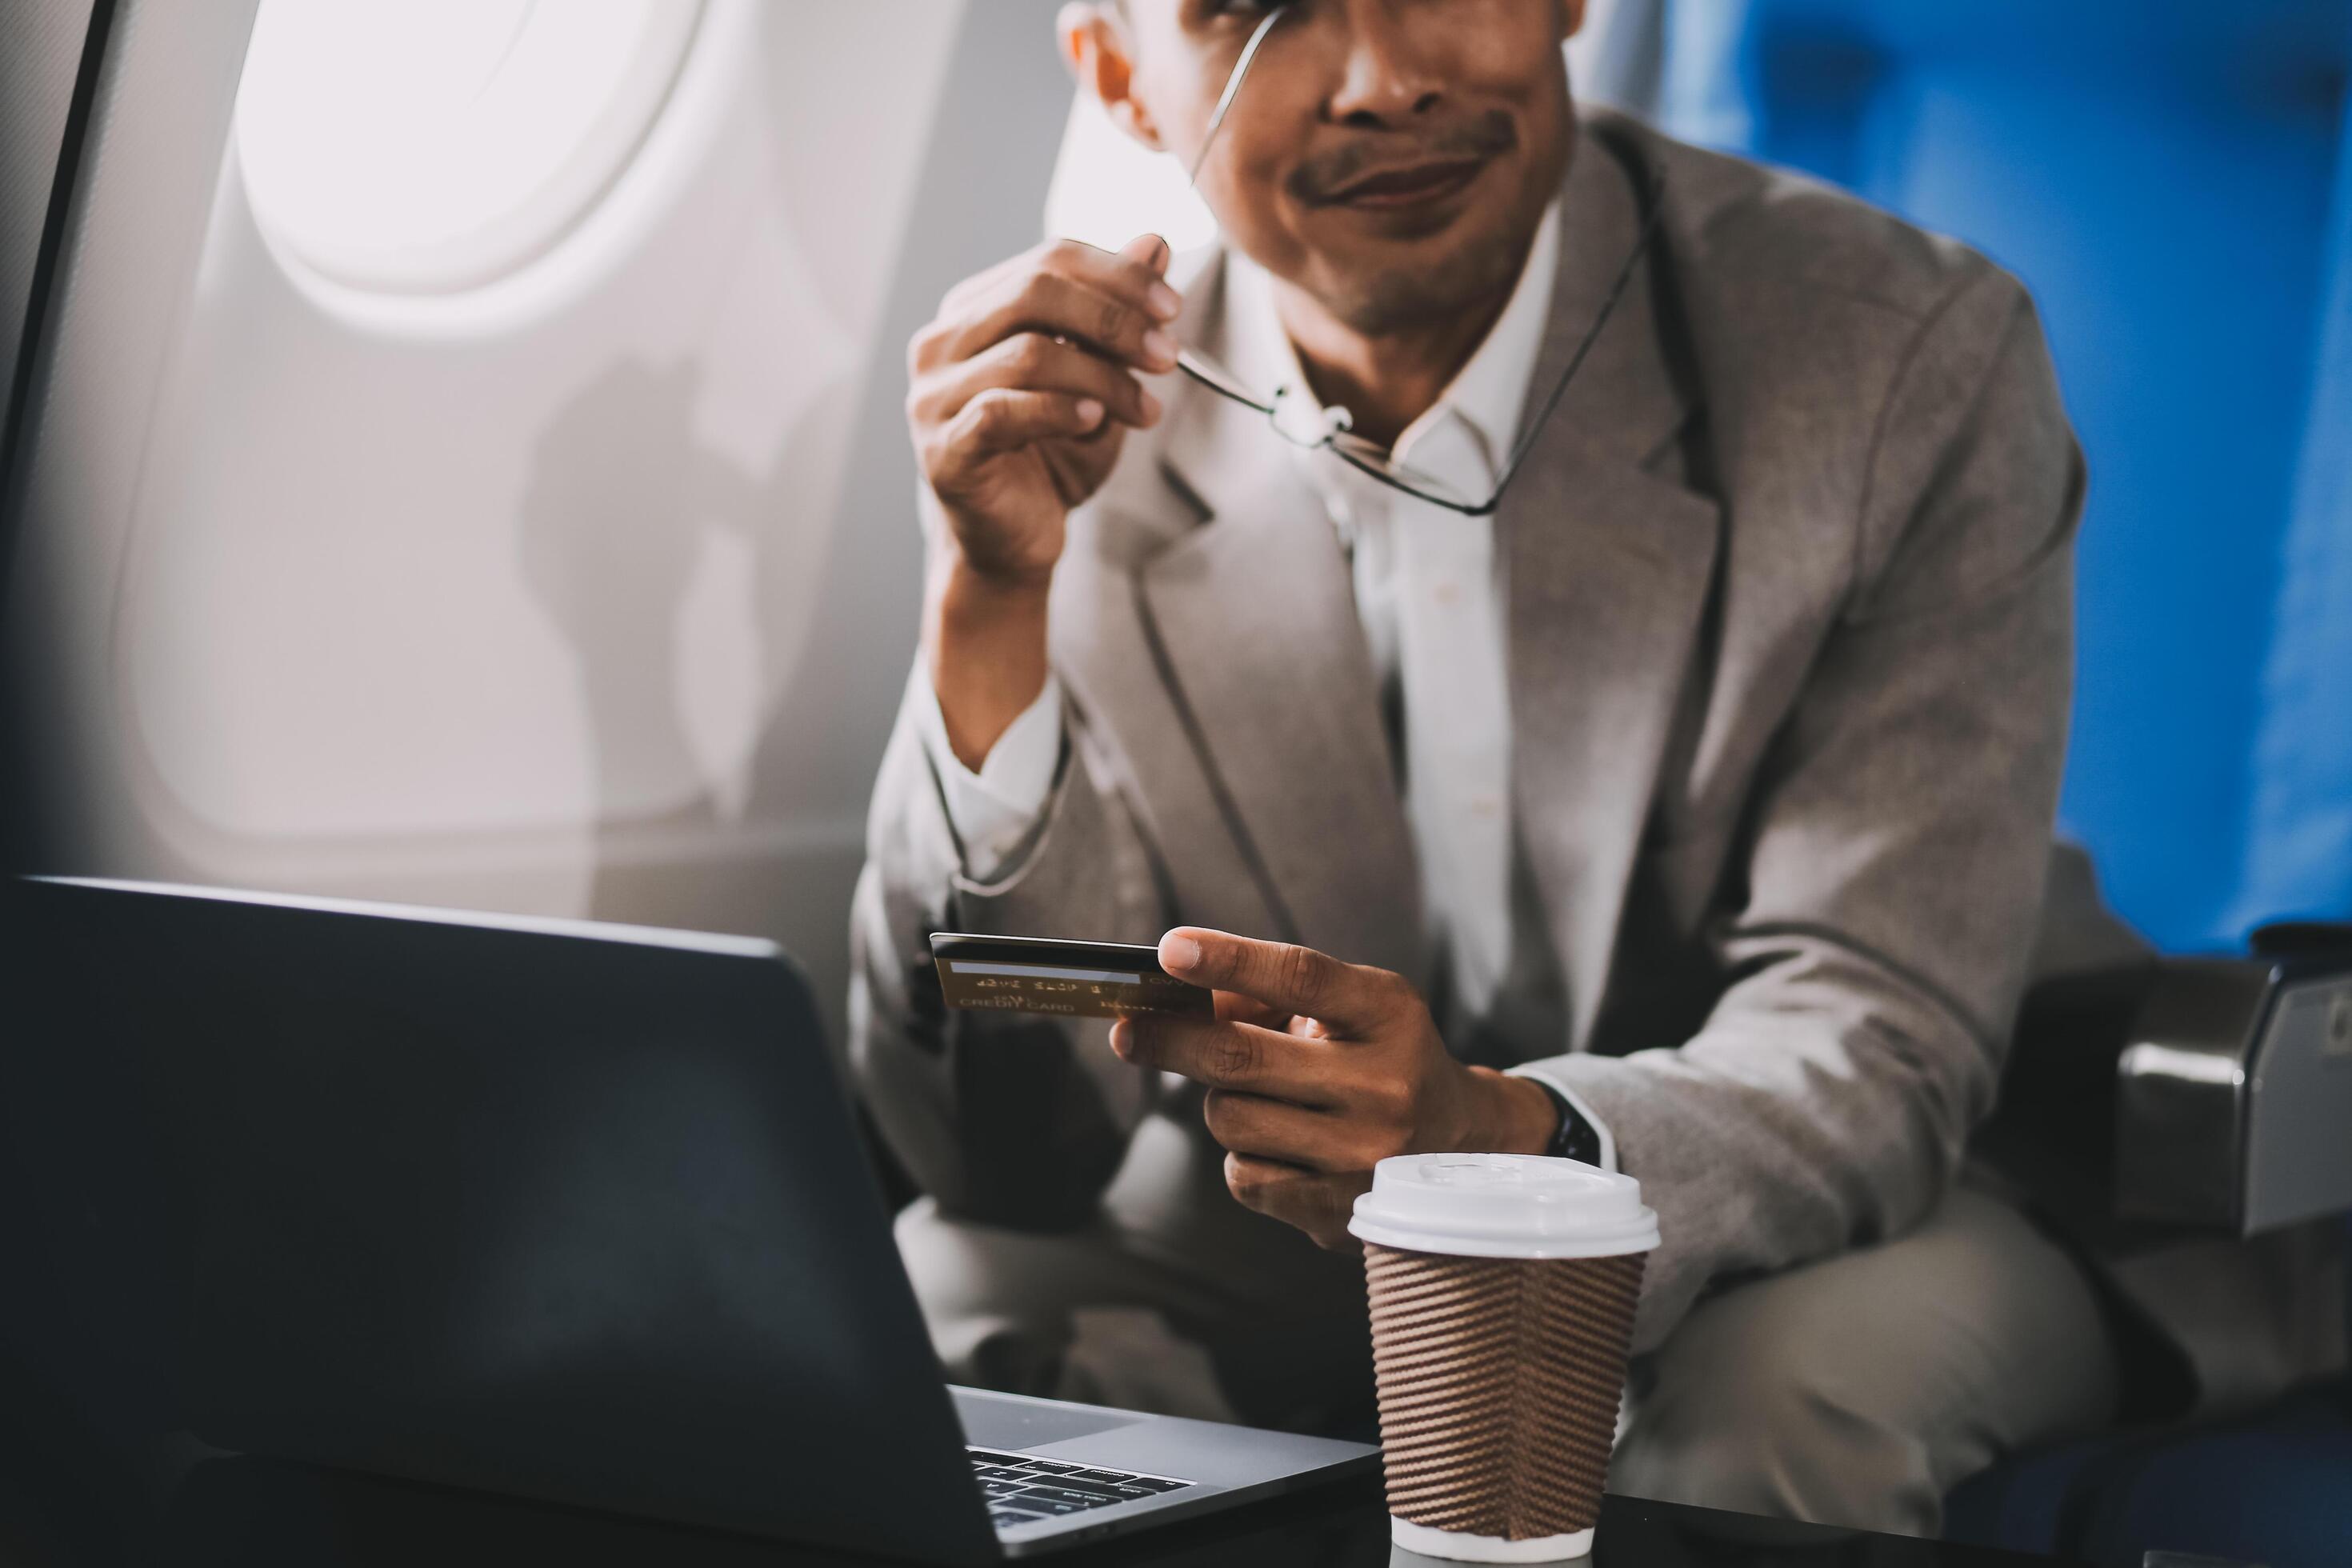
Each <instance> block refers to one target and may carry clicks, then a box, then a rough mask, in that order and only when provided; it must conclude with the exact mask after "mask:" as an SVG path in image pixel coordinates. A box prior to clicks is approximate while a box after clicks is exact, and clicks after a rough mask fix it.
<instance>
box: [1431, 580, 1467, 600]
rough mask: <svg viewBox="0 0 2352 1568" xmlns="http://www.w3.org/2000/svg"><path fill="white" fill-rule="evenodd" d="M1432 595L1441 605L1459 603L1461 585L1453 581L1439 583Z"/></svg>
mask: <svg viewBox="0 0 2352 1568" xmlns="http://www.w3.org/2000/svg"><path fill="white" fill-rule="evenodd" d="M1433 597H1434V598H1435V599H1436V600H1437V602H1438V603H1439V604H1441V605H1454V604H1459V603H1461V600H1462V589H1461V585H1460V584H1454V583H1440V584H1438V585H1437V587H1436V589H1435V591H1434V593H1433Z"/></svg>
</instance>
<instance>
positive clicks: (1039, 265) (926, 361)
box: [907, 235, 1182, 769]
mask: <svg viewBox="0 0 2352 1568" xmlns="http://www.w3.org/2000/svg"><path fill="white" fill-rule="evenodd" d="M1168 259H1169V254H1168V245H1167V242H1166V241H1165V240H1163V239H1161V238H1160V237H1158V236H1157V235H1143V236H1140V237H1138V238H1136V239H1134V240H1132V241H1130V242H1129V244H1128V245H1127V246H1126V247H1124V248H1123V249H1121V250H1119V251H1118V252H1117V253H1115V254H1114V253H1112V252H1109V251H1105V250H1098V249H1097V248H1095V247H1092V246H1088V245H1081V244H1079V243H1077V242H1076V241H1075V240H1056V241H1053V242H1050V243H1048V244H1045V245H1043V246H1040V247H1037V248H1036V249H1034V250H1031V251H1028V252H1025V253H1024V254H1023V255H1021V256H1017V257H1014V258H1013V259H1011V260H1009V261H1006V262H1003V263H1001V264H1000V265H998V266H996V267H992V268H989V269H988V270H987V271H985V272H982V273H980V274H978V275H977V276H974V277H972V278H969V279H965V280H964V281H963V282H961V283H959V284H958V285H956V286H955V288H953V289H950V290H949V291H948V294H947V297H946V298H945V299H944V300H941V301H940V312H939V315H938V316H937V317H936V318H934V319H933V320H932V321H931V322H930V324H929V325H928V326H926V327H924V328H923V329H922V331H919V332H917V333H916V334H915V337H914V341H913V342H912V343H911V344H910V345H909V347H908V376H909V381H910V386H909V389H908V396H907V422H908V428H909V430H910V432H911V434H912V436H913V438H914V444H915V455H916V458H917V459H918V460H919V462H920V464H921V465H922V470H923V478H924V480H925V482H926V483H928V484H929V487H930V489H931V493H932V495H933V496H934V497H935V498H936V499H937V500H938V502H939V505H940V511H941V513H942V514H943V516H944V518H945V520H946V523H947V531H946V536H945V537H944V538H940V539H938V540H936V541H935V553H934V556H933V560H932V563H931V571H930V573H929V577H930V584H929V594H928V595H927V598H928V600H929V605H928V606H927V613H926V616H925V640H926V643H927V645H928V647H927V652H928V656H929V662H930V667H931V684H932V688H933V689H934V690H935V691H936V692H937V693H938V695H939V700H940V714H941V716H942V717H943V718H944V719H945V720H946V721H947V726H948V736H949V741H950V744H952V745H953V746H954V748H955V751H956V754H957V756H958V758H959V759H961V761H962V762H963V763H964V765H965V766H967V767H971V768H975V769H976V768H978V767H979V765H980V763H981V760H982V759H983V758H985V757H986V756H987V754H988V751H989V748H990V747H991V746H992V745H993V744H994V743H995V741H996V738H997V737H998V736H999V735H1001V734H1003V731H1004V728H1005V726H1006V725H1008V724H1010V723H1011V722H1012V721H1013V720H1014V719H1015V718H1017V717H1019V715H1020V713H1021V710H1023V709H1024V708H1026V707H1028V706H1029V704H1030V703H1031V702H1032V701H1034V700H1035V698H1036V696H1037V693H1038V692H1039V691H1040V690H1041V689H1043V688H1044V686H1045V668H1046V667H1045V590H1046V587H1047V585H1048V584H1050V583H1051V581H1052V578H1053V572H1054V563H1055V562H1056V561H1058V560H1059V559H1060V558H1061V553H1062V541H1063V537H1064V531H1065V526H1066V522H1067V520H1068V517H1069V512H1070V509H1071V508H1072V507H1074V506H1076V505H1077V504H1078V503H1079V502H1081V501H1083V500H1086V499H1087V497H1088V496H1091V495H1092V494H1094V492H1095V491H1096V490H1097V489H1099V488H1100V487H1101V485H1102V482H1103V480H1104V479H1107V478H1108V477H1109V474H1110V470H1111V465H1112V464H1113V463H1115V462H1116V461H1118V452H1119V447H1120V444H1121V442H1122V441H1123V439H1124V438H1125V434H1126V432H1127V431H1128V430H1129V429H1144V428H1148V427H1149V426H1151V425H1153V424H1155V423H1157V422H1158V420H1159V418H1160V403H1159V400H1158V399H1157V398H1155V397H1153V396H1152V395H1151V394H1150V391H1148V390H1147V389H1146V388H1145V387H1144V385H1143V384H1142V382H1141V381H1140V380H1139V379H1138V378H1137V373H1138V372H1139V371H1140V372H1146V373H1160V372H1165V371H1169V370H1172V369H1174V368H1175V364H1176V341H1175V339H1174V337H1173V336H1172V335H1171V333H1170V332H1169V331H1168V330H1167V329H1168V323H1169V322H1171V321H1173V320H1175V318H1176V314H1177V312H1178V311H1179V310H1181V304H1182V302H1181V300H1179V299H1178V298H1177V295H1176V292H1175V290H1173V289H1170V288H1169V287H1168V285H1167V284H1166V283H1165V282H1164V281H1162V274H1163V273H1165V272H1166V270H1167V267H1168Z"/></svg>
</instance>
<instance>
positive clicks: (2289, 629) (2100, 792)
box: [1601, 0, 2352, 952]
mask: <svg viewBox="0 0 2352 1568" xmlns="http://www.w3.org/2000/svg"><path fill="white" fill-rule="evenodd" d="M1622 3H1623V4H1624V5H1627V6H1629V7H1634V8H1639V7H1640V6H1641V5H1643V3H1644V0H1622ZM1648 3H1649V4H1660V3H1663V4H1664V5H1665V7H1666V9H1665V10H1664V23H1663V26H1664V41H1665V45H1666V47H1665V54H1664V58H1665V64H1664V72H1663V79H1661V80H1660V81H1658V82H1657V83H1655V84H1654V86H1652V87H1651V88H1650V89H1647V91H1646V93H1644V92H1643V90H1641V89H1636V91H1635V93H1634V94H1633V96H1635V97H1637V98H1638V97H1643V96H1647V97H1649V98H1650V99H1651V100H1652V101H1651V102H1650V103H1648V104H1643V103H1635V104H1633V107H1635V108H1637V109H1638V108H1647V109H1649V110H1651V111H1652V112H1653V113H1654V117H1655V118H1656V119H1657V120H1658V121H1660V123H1662V124H1663V125H1664V128H1665V129H1667V130H1669V131H1672V132H1675V133H1677V134H1681V135H1685V136H1688V137H1690V138H1692V139H1693V140H1696V141H1700V142H1708V143H1711V144H1715V145H1720V146H1727V147H1729V148H1731V149H1732V150H1734V151H1738V152H1741V153H1748V154H1750V155H1753V156H1756V157H1760V158H1763V159H1766V160H1767V161H1769V162H1773V163H1784V164H1789V165H1792V166H1795V167H1799V168H1802V169H1805V170H1808V171H1810V172H1812V173H1814V174H1820V175H1822V177H1824V178H1827V179H1830V180H1832V181H1834V182H1836V183H1838V184H1843V185H1846V186H1848V187H1850V188H1852V189H1853V190H1854V191H1856V192H1858V193H1859V194H1861V195H1864V196H1865V197H1867V198H1868V199H1870V200H1871V201H1874V202H1876V203H1878V204H1880V205H1885V206H1887V207H1890V208H1892V209H1894V210H1895V211H1896V212H1899V213H1902V214H1904V215H1905V216H1908V217H1911V218H1913V219H1915V220H1916V221H1917V222H1919V223H1922V224H1924V225H1926V226H1928V227H1930V228H1933V229H1937V230H1939V231H1941V232H1944V233H1948V234H1953V235H1957V236H1958V237H1961V238H1963V239H1966V240H1968V241H1969V243H1971V244H1973V245H1975V246H1977V247H1979V248H1980V249H1982V250H1984V251H1985V252H1987V253H1988V254H1989V255H1990V256H1991V257H1992V258H1994V259H1995V260H1997V261H1999V262H2000V263H2001V264H2002V265H2004V266H2006V267H2008V268H2010V269H2011V270H2012V271H2014V272H2015V273H2017V274H2018V275H2019V276H2020V277H2021V278H2022V279H2024V280H2025V282H2026V284H2027V285H2028V287H2029V288H2031V289H2032V292H2033V295H2034V297H2035V299H2036V300H2037V301H2038V302H2039V304H2040V306H2041V308H2042V317H2043V321H2044V323H2045V325H2046V327H2047V329H2048V331H2049V334H2050V340H2051V345H2052V349H2053V353H2054V354H2055V357H2056V359H2057V363H2058V371H2059V375H2060V378H2061V380H2062V383H2063V386H2064V388H2065V393H2066V399H2067V404H2068V406H2069V408H2070V410H2071V411H2072V413H2073V415H2074V421H2075V425H2076V427H2077V429H2078V430H2079V431H2080V433H2081V436H2082V439H2083V445H2084V449H2085V451H2086V452H2087V454H2088V456H2089V460H2090V472H2091V488H2090V496H2089V500H2088V504H2087V508H2086V510H2085V514H2084V529H2083V536H2082V544H2081V590H2080V594H2081V597H2080V622H2079V625H2080V636H2081V641H2080V677H2079V680H2078V683H2077V692H2076V705H2075V719H2074V746H2073V751H2072V753H2071V757H2070V762H2069V767H2068V772H2067V779H2066V791H2065V796H2064V800H2063V806H2062V811H2061V816H2062V821H2063V826H2064V827H2065V828H2066V829H2067V831H2068V832H2069V833H2070V835H2071V836H2073V837H2076V838H2078V839H2080V840H2081V841H2082V842H2083V843H2084V844H2085V845H2087V846H2088V847H2090V849H2091V850H2092V852H2093V855H2094V857H2095V859H2096V860H2097V862H2098V866H2099V870H2100V875H2101V880H2102V884H2103V886H2104V887H2105V889H2106V890H2107V892H2108V894H2109V896H2110V898H2111V899H2112V900H2113V901H2114V903H2115V905H2116V909H2117V910H2118V911H2119V912H2121V913H2122V914H2123V915H2124V917H2125V918H2126V919H2127V920H2128V921H2131V922H2132V923H2133V924H2134V925H2135V926H2137V928H2138V929H2139V930H2140V931H2142V932H2143V933H2144V934H2145V935H2147V937H2148V938H2149V939H2150V940H2151V941H2152V942H2155V943H2156V944H2157V945H2158V947H2159V948H2161V949H2163V950H2164V951H2166V952H2184V951H2189V950H2194V949H2199V948H2212V947H2234V946H2235V945H2236V944H2237V943H2238V942H2239V941H2240V939H2242V936H2243V935H2244V933H2245V932H2246V931H2248V930H2249V929H2251V928H2252V926H2253V925H2255V924H2258V923H2260V922H2261V921H2265V920H2270V919H2274V918H2280V917H2284V916H2287V915H2334V916H2336V917H2337V918H2342V917H2344V916H2345V915H2347V914H2352V722H2347V715H2352V617H2347V616H2346V615H2345V614H2344V613H2343V607H2344V606H2345V605H2347V604H2352V442H2347V439H2346V437H2345V433H2346V432H2347V430H2352V157H2347V155H2346V138H2347V125H2346V119H2345V103H2346V90H2345V84H2346V79H2347V72H2352V0H2250V3H2248V4H2245V5H2213V4H2210V0H2134V3H2133V4H2129V5H2116V4H2112V3H2109V0H1985V3H1980V4H1975V5H1953V4H1951V3H1950V0H1648ZM1610 85H1611V84H1608V83H1606V82H1604V83H1602V84H1601V87H1602V90H1603V92H1604V95H1605V94H1606V93H1607V91H1608V89H1609V87H1610ZM2331 437H2332V438H2331ZM2331 612H2332V613H2331Z"/></svg>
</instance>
